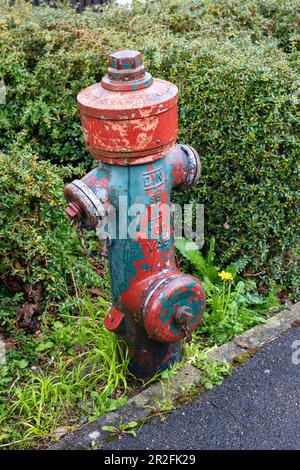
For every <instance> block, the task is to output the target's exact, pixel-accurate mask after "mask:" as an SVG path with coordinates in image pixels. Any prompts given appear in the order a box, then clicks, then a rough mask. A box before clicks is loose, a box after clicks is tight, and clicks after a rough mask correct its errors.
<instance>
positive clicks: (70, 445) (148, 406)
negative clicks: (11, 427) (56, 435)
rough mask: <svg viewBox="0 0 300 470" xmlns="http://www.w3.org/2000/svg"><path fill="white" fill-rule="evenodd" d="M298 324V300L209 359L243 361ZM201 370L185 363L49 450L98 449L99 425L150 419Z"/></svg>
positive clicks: (104, 439)
mask: <svg viewBox="0 0 300 470" xmlns="http://www.w3.org/2000/svg"><path fill="white" fill-rule="evenodd" d="M299 325H300V302H298V303H297V304H295V305H293V306H292V307H291V308H290V309H289V310H282V311H281V312H279V313H277V314H276V315H274V316H273V317H271V318H269V319H268V320H267V321H266V323H264V324H262V325H257V326H255V327H254V328H251V329H250V330H248V331H246V332H245V333H243V334H242V335H240V336H236V337H235V338H234V339H233V340H232V341H230V342H229V343H226V344H224V345H222V346H220V347H217V348H215V349H213V350H211V351H210V352H209V353H208V359H210V360H217V361H222V360H224V359H225V360H227V361H228V362H231V363H232V362H237V363H238V362H242V361H244V360H246V359H248V358H249V357H251V356H252V355H253V354H255V353H256V352H257V351H258V350H259V349H260V348H261V347H262V346H264V345H265V344H267V343H270V342H271V341H274V340H275V339H276V338H278V336H280V335H281V334H283V333H285V332H286V331H287V330H289V329H290V328H292V327H293V326H299ZM202 375H203V374H202V372H201V371H200V370H199V369H196V368H195V367H194V366H192V365H189V364H186V365H184V366H183V367H182V369H181V370H180V371H179V372H178V373H177V374H176V375H174V376H172V377H171V378H170V379H169V380H167V381H164V382H159V383H155V384H153V385H150V386H149V388H147V389H146V390H144V391H143V392H141V393H139V394H138V395H136V396H134V397H132V398H130V399H129V400H128V402H127V403H126V404H125V405H123V406H122V407H120V408H118V409H117V410H116V411H114V412H111V413H107V414H106V415H104V416H102V417H101V418H98V419H96V420H95V421H93V422H92V423H89V424H87V425H85V426H84V427H83V428H81V429H79V430H78V431H74V432H72V433H70V434H68V435H67V436H65V437H63V438H62V439H61V440H60V441H59V442H58V443H56V444H54V445H52V446H50V447H49V448H48V450H61V449H69V450H73V449H74V450H75V449H100V448H101V447H102V446H103V445H104V443H105V442H107V438H108V437H109V435H108V433H107V432H106V431H103V430H102V426H115V427H117V428H118V427H119V423H120V420H121V419H122V421H123V423H126V422H130V421H138V420H143V419H146V418H149V416H150V414H151V412H152V413H153V414H155V410H156V409H157V408H158V404H159V403H163V402H165V401H166V400H167V401H173V400H176V399H177V398H179V397H180V396H182V395H183V394H184V393H186V392H188V391H189V390H191V389H192V388H193V387H194V386H197V385H199V383H200V381H201V377H202Z"/></svg>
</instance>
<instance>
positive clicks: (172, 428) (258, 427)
mask: <svg viewBox="0 0 300 470" xmlns="http://www.w3.org/2000/svg"><path fill="white" fill-rule="evenodd" d="M295 340H299V341H300V328H295V329H292V330H290V331H289V332H288V333H286V334H285V335H284V336H281V337H280V338H278V339H277V340H276V341H274V342H273V343H271V344H269V345H267V346H265V347H264V348H263V349H262V350H261V351H259V352H258V353H257V354H256V355H255V356H254V357H253V358H252V359H250V360H249V361H247V362H246V363H244V364H242V365H240V366H239V367H238V368H237V369H235V370H234V372H233V374H232V376H230V377H228V378H226V379H225V380H224V382H223V383H222V385H220V386H217V387H215V388H214V389H213V390H211V391H209V392H207V393H205V394H203V395H202V396H201V397H200V398H199V399H197V400H196V401H194V402H193V403H189V404H187V405H185V406H183V407H182V408H180V409H179V410H176V411H174V412H173V413H172V414H170V415H169V417H168V419H167V420H166V421H165V422H161V421H160V419H159V418H157V419H155V420H153V421H151V422H149V423H148V424H145V425H144V426H143V427H142V429H141V430H140V431H139V433H138V435H137V436H136V437H135V438H132V437H130V436H124V437H123V438H122V439H120V440H115V441H113V442H111V443H110V444H107V446H106V447H105V449H114V450H116V449H126V450H135V449H144V450H148V449H149V450H166V449H170V450H186V449H190V450H194V449H298V450H299V449H300V364H299V365H295V364H293V362H292V353H293V349H292V343H293V342H294V341H295ZM298 357H299V359H300V354H299V356H298Z"/></svg>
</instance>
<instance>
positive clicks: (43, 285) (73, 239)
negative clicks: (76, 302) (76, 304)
mask: <svg viewBox="0 0 300 470" xmlns="http://www.w3.org/2000/svg"><path fill="white" fill-rule="evenodd" d="M0 168H1V171H0V187H1V200H0V252H1V258H0V278H1V281H3V283H4V286H5V288H6V290H8V291H10V292H11V293H13V294H15V301H16V302H17V303H19V307H18V310H17V322H18V324H19V326H22V327H24V328H25V329H27V330H34V329H36V323H35V322H36V314H37V313H39V312H40V304H41V302H42V303H43V299H44V298H47V307H48V309H50V312H51V306H52V307H54V305H55V304H56V303H58V302H62V301H63V300H64V299H66V298H67V297H68V296H71V295H75V294H76V292H77V291H78V290H80V291H82V290H83V289H88V287H89V286H91V287H94V288H95V287H97V286H98V287H99V286H100V285H101V281H100V278H99V277H98V276H96V275H95V274H94V272H93V270H92V268H91V267H90V266H89V264H88V263H87V261H86V259H85V257H84V253H83V250H82V249H81V248H80V245H79V242H78V240H77V234H76V231H74V229H73V228H71V227H70V224H69V222H68V221H67V219H66V217H65V214H64V211H63V207H64V206H65V201H64V198H63V181H62V178H61V176H60V172H59V170H58V169H57V168H56V167H55V166H54V165H53V164H51V163H50V162H47V161H39V160H38V158H37V156H36V155H35V154H33V153H32V152H30V151H29V150H28V149H25V150H24V149H23V150H22V151H20V149H18V148H16V149H11V152H10V153H9V154H5V153H0ZM45 293H46V295H44V294H45ZM10 306H11V302H10V303H9V304H8V305H7V303H6V302H5V289H2V290H1V325H2V326H3V325H6V324H7V323H8V324H10V323H11V320H12V319H14V318H15V308H9V307H10ZM13 307H14V305H13ZM6 326H7V325H6Z"/></svg>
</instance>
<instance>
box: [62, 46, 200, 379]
mask: <svg viewBox="0 0 300 470" xmlns="http://www.w3.org/2000/svg"><path fill="white" fill-rule="evenodd" d="M77 100H78V105H79V110H80V113H81V123H82V128H83V134H84V138H85V141H86V144H87V146H88V149H89V151H90V153H91V154H92V156H93V157H94V158H95V159H97V160H99V161H100V162H99V165H98V166H97V167H96V168H95V169H93V170H92V171H91V172H90V173H88V174H87V175H86V176H84V177H83V178H82V179H81V180H75V181H73V182H72V183H70V184H68V185H67V186H66V188H65V196H66V199H67V201H68V203H69V204H68V207H67V209H66V213H67V215H68V217H69V218H70V219H72V220H77V222H79V223H80V224H81V226H83V227H85V228H87V229H95V228H96V229H97V233H100V232H101V231H102V235H101V238H102V239H103V233H106V232H105V228H103V227H104V221H107V220H108V219H107V218H108V215H109V213H112V212H114V215H115V220H116V227H115V228H116V230H115V234H107V237H108V243H107V251H108V259H109V266H110V280H111V291H112V307H111V309H110V311H109V313H108V315H107V316H106V318H105V321H104V324H105V327H106V328H107V329H108V330H110V331H112V332H115V333H116V334H117V335H118V336H119V338H120V342H121V344H124V342H123V340H125V343H126V344H127V346H128V349H129V353H130V358H131V359H130V369H131V371H132V372H133V373H134V374H135V375H137V376H141V377H144V378H149V377H151V376H153V375H154V374H155V373H156V372H158V371H161V370H164V369H166V368H168V367H169V366H170V365H171V364H173V363H174V362H176V361H180V360H181V359H182V339H183V338H185V337H187V336H189V335H190V334H191V332H192V331H193V330H194V329H195V328H196V327H198V326H199V324H200V323H201V318H202V314H203V310H204V307H205V293H204V291H203V288H202V286H201V283H200V282H199V281H198V280H197V279H196V278H194V277H192V276H190V275H187V274H183V273H182V272H180V270H179V269H178V268H177V265H176V259H175V246H174V233H173V232H174V230H173V219H172V217H171V223H170V224H169V225H168V223H167V222H166V221H167V220H169V219H168V217H167V215H168V214H167V213H168V207H170V203H171V201H170V199H171V196H170V193H171V189H172V188H182V189H188V188H190V187H191V186H192V185H194V184H195V183H196V182H197V180H198V178H199V173H200V161H199V156H198V154H197V152H196V151H195V150H194V149H193V148H192V147H190V146H188V145H176V144H175V143H176V138H177V133H178V108H177V102H178V89H177V87H176V86H175V85H173V84H172V83H169V82H167V81H165V80H160V79H156V78H152V76H151V75H150V74H149V73H148V72H145V69H144V66H143V63H142V56H141V54H140V53H139V52H137V51H132V50H125V51H118V52H116V53H113V54H111V55H110V56H109V68H108V74H107V75H105V76H104V77H103V78H102V81H101V83H96V84H94V85H92V86H90V87H88V88H86V89H84V90H82V91H81V92H80V93H79V94H78V97H77ZM162 208H163V210H162ZM166 208H167V209H166ZM111 209H113V210H111ZM128 215H129V221H128V217H127V216H128ZM129 232H134V234H133V235H134V236H133V235H132V233H131V235H130V233H129ZM113 235H114V236H113ZM121 338H122V340H121Z"/></svg>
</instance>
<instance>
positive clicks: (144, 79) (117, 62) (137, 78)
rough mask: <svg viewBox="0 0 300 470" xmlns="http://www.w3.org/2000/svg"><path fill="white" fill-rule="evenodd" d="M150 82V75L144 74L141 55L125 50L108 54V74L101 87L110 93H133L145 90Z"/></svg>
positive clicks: (151, 80)
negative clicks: (110, 91)
mask: <svg viewBox="0 0 300 470" xmlns="http://www.w3.org/2000/svg"><path fill="white" fill-rule="evenodd" d="M152 82H153V79H152V76H151V75H150V73H148V72H145V67H144V65H143V59H142V54H141V53H140V52H138V51H132V50H130V49H127V50H125V51H117V52H114V53H113V54H110V56H109V68H108V74H107V75H105V76H104V77H103V78H102V81H101V85H102V86H103V88H106V89H107V90H112V91H134V90H140V89H142V88H147V87H148V86H150V85H151V84H152Z"/></svg>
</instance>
